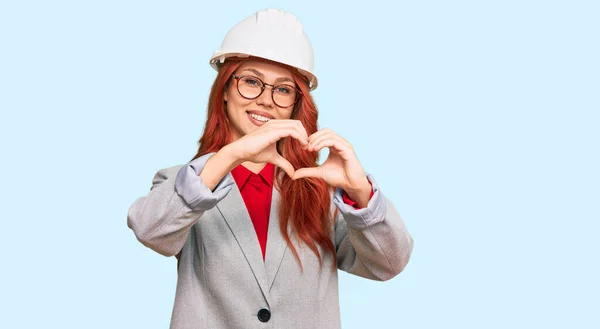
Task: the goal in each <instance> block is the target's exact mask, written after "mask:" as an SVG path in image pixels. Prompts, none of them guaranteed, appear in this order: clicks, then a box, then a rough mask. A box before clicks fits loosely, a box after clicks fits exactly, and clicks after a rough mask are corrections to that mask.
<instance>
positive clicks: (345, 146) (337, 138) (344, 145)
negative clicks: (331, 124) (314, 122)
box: [307, 132, 352, 152]
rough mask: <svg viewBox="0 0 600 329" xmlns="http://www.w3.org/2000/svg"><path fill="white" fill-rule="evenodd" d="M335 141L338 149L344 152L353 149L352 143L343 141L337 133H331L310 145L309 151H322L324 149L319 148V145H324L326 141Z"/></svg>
mask: <svg viewBox="0 0 600 329" xmlns="http://www.w3.org/2000/svg"><path fill="white" fill-rule="evenodd" d="M329 139H332V140H335V141H337V143H336V144H335V146H336V148H338V149H340V150H343V149H352V145H351V144H350V143H348V142H347V141H346V140H345V139H343V138H342V137H340V136H339V135H338V134H336V133H333V132H332V133H329V134H325V135H322V136H321V137H319V138H318V139H316V140H314V141H312V142H310V143H308V147H307V150H308V151H315V152H316V151H319V150H320V149H322V148H323V147H322V146H321V147H317V145H319V144H320V143H322V142H323V141H325V140H329Z"/></svg>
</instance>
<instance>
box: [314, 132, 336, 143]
mask: <svg viewBox="0 0 600 329" xmlns="http://www.w3.org/2000/svg"><path fill="white" fill-rule="evenodd" d="M332 132H333V131H331V129H328V128H322V129H319V130H317V131H316V132H315V133H313V134H312V135H310V136H308V142H309V143H310V142H312V141H314V140H315V139H317V138H319V137H320V136H322V135H324V134H329V133H332Z"/></svg>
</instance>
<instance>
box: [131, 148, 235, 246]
mask: <svg viewBox="0 0 600 329" xmlns="http://www.w3.org/2000/svg"><path fill="white" fill-rule="evenodd" d="M217 154H218V153H217ZM213 155H215V154H214V153H210V154H206V155H204V156H201V157H199V158H197V159H195V160H193V161H191V162H190V163H188V164H186V165H184V166H176V167H171V168H166V169H161V170H159V171H158V172H157V173H156V175H155V176H154V179H153V181H152V188H151V189H150V192H149V193H148V195H146V196H144V197H141V198H139V199H137V200H136V201H135V202H134V203H133V204H132V205H131V207H130V208H129V212H128V216H127V226H129V228H131V229H132V230H133V232H134V234H135V236H136V237H137V239H138V240H139V241H140V242H141V243H142V244H144V245H145V246H147V247H148V248H150V249H152V250H154V251H156V252H158V253H160V254H162V255H164V256H173V255H176V254H177V253H178V252H179V251H180V250H181V248H183V245H184V244H185V241H186V239H187V236H188V233H189V230H190V228H191V227H192V226H194V224H195V223H196V221H197V220H198V219H199V218H200V217H201V216H202V214H203V213H204V212H205V211H207V210H209V209H211V208H213V207H214V206H215V205H216V204H217V203H218V202H219V201H221V200H222V199H223V198H224V197H225V196H226V195H227V193H228V192H229V191H230V190H231V188H232V185H233V184H235V182H234V181H233V178H232V177H231V174H229V173H227V174H226V175H225V176H224V177H221V178H217V179H215V178H214V177H213V176H212V175H218V174H219V172H220V171H221V170H222V169H218V170H217V169H215V168H216V167H218V166H220V165H221V163H220V162H219V161H212V164H213V165H214V168H213V166H209V164H208V163H207V161H208V160H209V159H210V158H211V157H212V156H213ZM214 160H218V157H215V159H214ZM225 167H227V166H225ZM203 169H206V173H203ZM201 173H203V175H205V174H208V175H207V176H208V177H207V178H206V179H207V180H208V181H211V180H212V181H216V182H218V184H216V187H215V188H214V191H211V189H210V188H209V187H207V186H206V185H205V184H204V182H203V179H204V177H202V176H203V175H200V174H201ZM209 184H210V183H209Z"/></svg>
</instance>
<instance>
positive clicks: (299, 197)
mask: <svg viewBox="0 0 600 329" xmlns="http://www.w3.org/2000/svg"><path fill="white" fill-rule="evenodd" d="M241 63H242V62H241V60H236V59H229V60H227V61H226V62H225V63H224V64H223V66H222V67H221V68H220V69H219V73H218V74H217V77H216V79H215V82H214V83H213V86H212V88H211V91H210V96H209V100H208V109H207V115H206V124H205V128H204V133H203V135H202V137H201V138H200V140H199V142H198V143H199V147H198V152H197V153H196V155H195V156H194V158H193V159H196V158H198V157H200V156H202V155H204V154H207V153H211V152H218V151H219V150H220V149H221V148H222V147H224V146H225V145H227V144H229V143H230V142H231V129H230V127H229V121H228V119H227V113H226V108H225V100H224V98H223V94H224V92H225V89H226V87H227V84H228V83H229V82H230V77H231V75H232V74H233V73H234V72H235V70H236V69H237V68H238V67H239V66H240V65H241ZM290 71H291V72H292V75H293V78H294V81H295V82H296V85H297V86H298V88H299V89H300V90H301V91H302V94H301V97H300V99H299V100H298V102H297V103H296V105H295V106H294V110H293V111H292V116H291V118H292V119H295V120H299V121H300V122H301V123H302V125H304V128H305V129H306V132H307V134H308V135H309V136H310V135H311V134H313V133H315V132H316V131H317V129H318V125H317V119H318V110H317V107H316V105H315V103H314V100H313V99H312V96H311V95H310V90H309V88H308V83H307V81H306V79H305V78H304V77H303V76H302V75H300V74H299V73H297V71H296V70H295V69H293V68H290ZM277 151H278V152H279V154H281V155H282V156H283V157H284V158H285V159H287V160H288V161H289V162H290V163H291V164H292V166H294V168H295V169H299V168H307V167H316V166H318V163H317V160H318V156H319V154H318V152H307V151H304V150H302V147H301V145H300V143H299V142H298V141H297V140H296V139H294V138H284V139H281V140H279V141H278V142H277ZM282 173H283V170H281V169H280V168H278V167H275V177H276V178H277V179H276V184H274V185H275V187H276V188H277V190H278V191H279V193H280V195H281V199H280V203H279V205H278V206H279V226H280V228H281V234H282V235H283V237H284V239H285V241H286V243H287V244H288V246H289V247H290V249H291V250H292V252H293V253H294V256H296V259H297V260H298V263H299V264H300V267H301V268H302V261H301V260H300V257H299V255H298V252H297V250H296V248H295V247H294V245H293V244H292V241H291V238H290V236H289V234H288V231H287V227H288V225H289V226H291V228H292V229H293V232H294V233H293V234H294V236H295V237H296V238H297V240H298V241H300V242H301V243H304V244H305V245H306V246H308V247H309V249H310V250H312V252H313V253H314V254H315V255H316V256H317V258H318V259H319V264H320V265H321V266H322V265H323V257H324V256H325V255H324V254H321V253H320V252H319V247H320V248H321V249H322V250H323V251H324V252H325V253H328V252H329V253H331V255H332V256H333V259H334V262H333V266H332V267H333V268H334V269H335V267H336V263H337V258H336V254H335V246H334V245H333V242H332V241H331V232H332V228H333V224H334V218H335V216H336V214H337V211H336V212H335V214H333V216H332V214H330V211H329V209H330V208H329V207H330V204H331V195H330V192H331V191H332V187H331V186H329V185H328V184H327V183H325V181H323V180H321V179H317V178H312V177H307V178H301V179H298V180H292V179H291V178H290V177H289V176H288V175H287V174H285V173H283V174H282Z"/></svg>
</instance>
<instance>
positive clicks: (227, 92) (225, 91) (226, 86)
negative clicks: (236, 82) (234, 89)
mask: <svg viewBox="0 0 600 329" xmlns="http://www.w3.org/2000/svg"><path fill="white" fill-rule="evenodd" d="M228 98H229V85H225V88H223V100H224V101H225V102H227V100H228Z"/></svg>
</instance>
